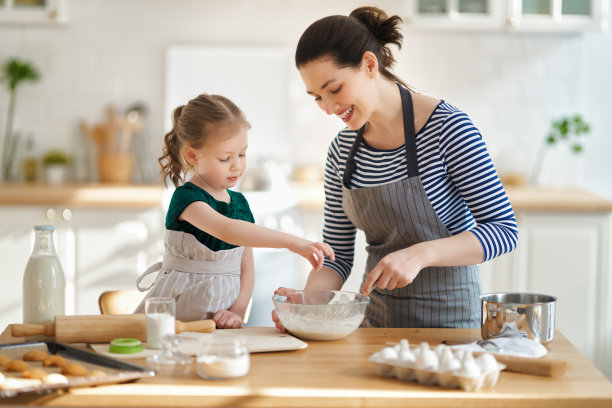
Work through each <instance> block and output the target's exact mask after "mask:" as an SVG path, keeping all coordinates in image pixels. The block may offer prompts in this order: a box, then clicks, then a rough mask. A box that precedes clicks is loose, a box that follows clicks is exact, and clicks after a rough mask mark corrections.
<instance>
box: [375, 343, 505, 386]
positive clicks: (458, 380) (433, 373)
mask: <svg viewBox="0 0 612 408" xmlns="http://www.w3.org/2000/svg"><path fill="white" fill-rule="evenodd" d="M424 350H427V351H424ZM445 350H447V351H445ZM410 355H412V356H413V357H414V359H412V358H411V357H410ZM433 356H435V357H433ZM483 356H484V357H483ZM451 358H452V359H454V360H455V361H457V362H459V363H460V365H458V364H457V363H451V364H446V363H444V360H443V359H445V360H446V361H447V362H448V361H450V359H451ZM369 361H370V362H372V363H374V364H375V367H376V374H378V375H379V376H381V377H395V378H397V379H399V380H402V381H415V382H419V383H420V384H425V385H439V386H440V387H444V388H461V389H463V390H464V391H477V390H479V389H481V388H490V387H493V386H494V385H495V384H496V383H497V380H498V379H499V373H500V372H501V371H502V370H503V369H505V368H506V366H505V365H504V364H502V363H499V362H498V361H497V360H495V357H494V356H493V355H492V354H489V353H485V354H482V355H480V356H479V357H478V358H476V359H474V357H473V355H472V352H471V351H469V350H455V351H453V350H452V349H451V348H450V347H448V346H446V345H443V344H441V345H438V346H436V347H435V348H434V349H433V350H432V349H431V348H430V347H429V345H428V344H427V343H425V342H423V343H421V345H420V346H419V347H418V348H416V347H408V341H407V340H405V339H402V341H401V342H400V343H399V344H388V345H387V346H385V347H384V348H383V349H382V350H380V351H379V352H377V353H374V354H373V355H372V356H370V358H369Z"/></svg>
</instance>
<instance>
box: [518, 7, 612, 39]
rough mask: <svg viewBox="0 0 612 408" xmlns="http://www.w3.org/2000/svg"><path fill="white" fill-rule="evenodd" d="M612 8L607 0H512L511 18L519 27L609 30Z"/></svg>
mask: <svg viewBox="0 0 612 408" xmlns="http://www.w3.org/2000/svg"><path fill="white" fill-rule="evenodd" d="M608 12H609V10H608V1H607V0H511V1H510V2H509V5H508V16H507V22H508V25H509V27H511V28H512V29H515V30H519V31H542V32H554V31H558V32H565V31H582V30H601V31H607V29H608V17H609V16H608Z"/></svg>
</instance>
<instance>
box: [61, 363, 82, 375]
mask: <svg viewBox="0 0 612 408" xmlns="http://www.w3.org/2000/svg"><path fill="white" fill-rule="evenodd" d="M62 374H64V375H85V374H87V368H85V366H84V365H81V364H79V363H70V364H67V365H65V366H64V368H62Z"/></svg>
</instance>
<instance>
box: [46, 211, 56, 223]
mask: <svg viewBox="0 0 612 408" xmlns="http://www.w3.org/2000/svg"><path fill="white" fill-rule="evenodd" d="M45 218H47V220H49V221H53V220H54V219H55V210H54V209H53V208H49V209H48V210H47V212H46V213H45Z"/></svg>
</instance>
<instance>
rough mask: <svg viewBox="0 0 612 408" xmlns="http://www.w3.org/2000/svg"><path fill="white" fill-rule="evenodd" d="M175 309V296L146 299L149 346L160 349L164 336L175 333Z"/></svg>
mask: <svg viewBox="0 0 612 408" xmlns="http://www.w3.org/2000/svg"><path fill="white" fill-rule="evenodd" d="M175 309H176V301H175V300H174V298H170V297H150V298H148V299H146V300H145V314H146V315H147V323H146V326H147V348H150V349H160V348H161V345H162V340H163V339H164V337H166V336H168V335H174V334H175V329H174V319H175Z"/></svg>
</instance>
